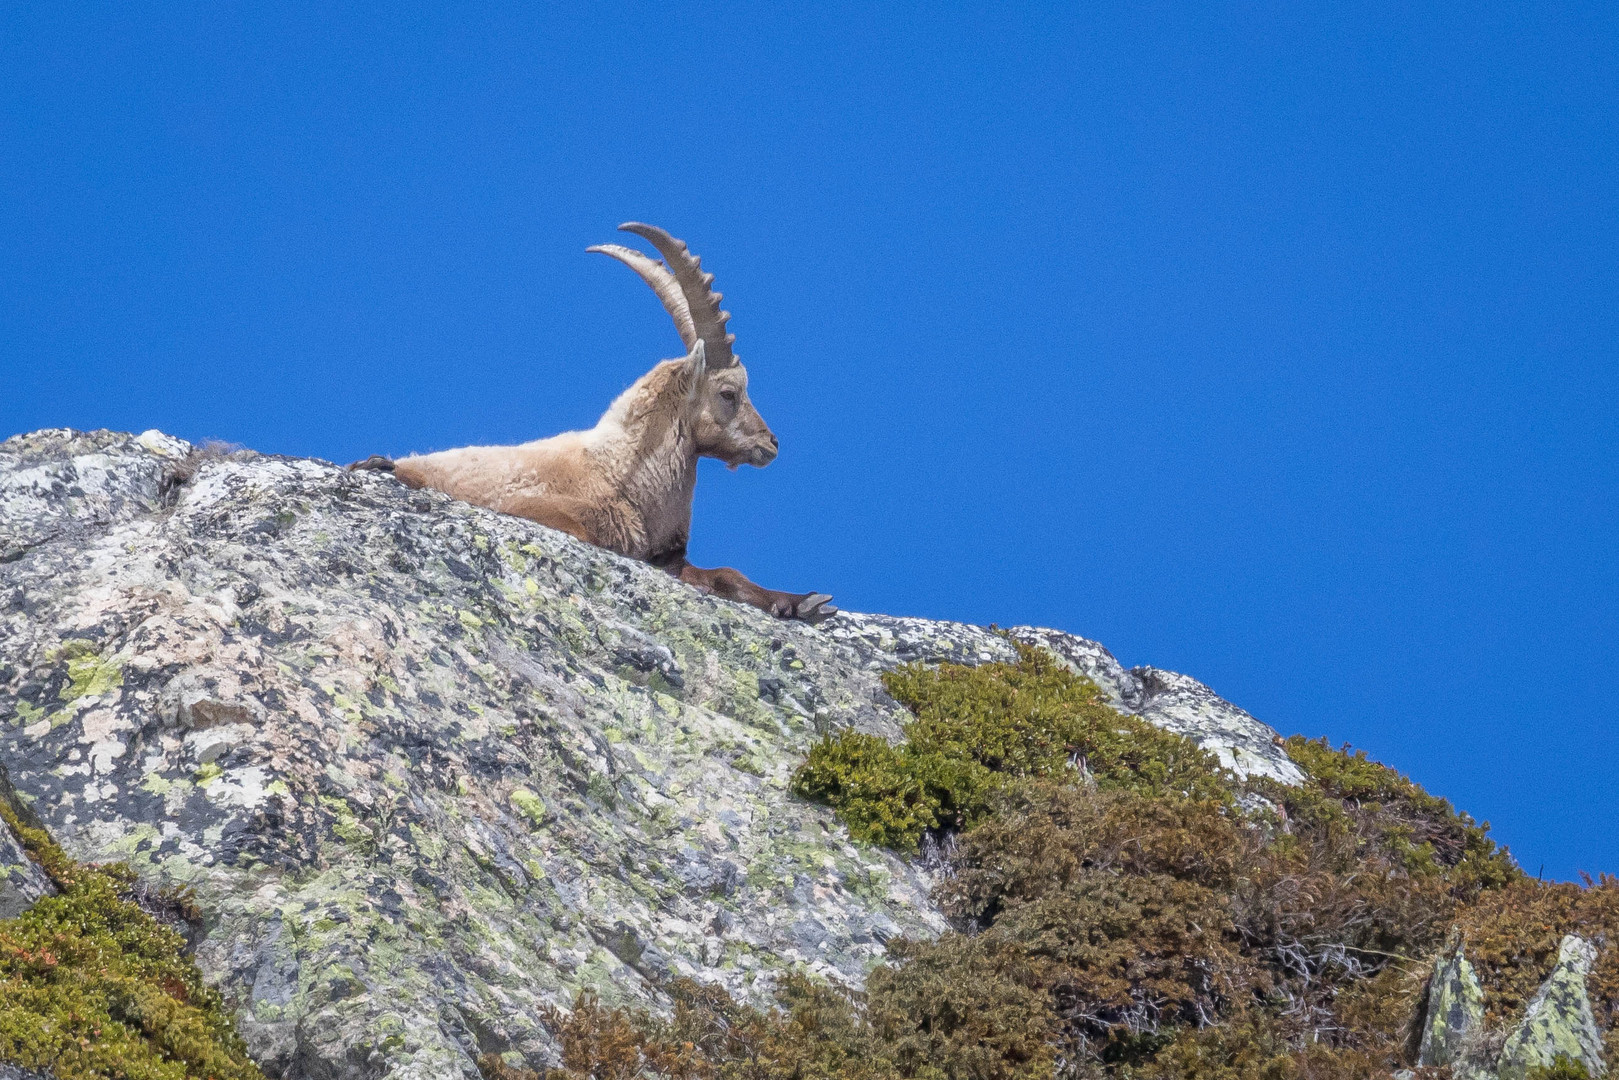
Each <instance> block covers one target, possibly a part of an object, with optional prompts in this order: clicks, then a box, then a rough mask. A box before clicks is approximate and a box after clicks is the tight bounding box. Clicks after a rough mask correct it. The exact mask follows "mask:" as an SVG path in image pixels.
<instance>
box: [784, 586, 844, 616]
mask: <svg viewBox="0 0 1619 1080" xmlns="http://www.w3.org/2000/svg"><path fill="white" fill-rule="evenodd" d="M830 599H832V597H831V596H830V595H829V594H827V593H824V592H814V593H810V594H809V595H808V596H806V597H804V598H803V599H801V600H800V601H798V603H797V604H795V605H793V618H795V619H802V620H804V621H805V622H807V623H818V622H821V621H822V620H824V619H830V618H831V617H832V616H834V615H836V614H837V613H838V609H837V608H835V607H833V606H832V605H831V604H829V603H827V601H828V600H830Z"/></svg>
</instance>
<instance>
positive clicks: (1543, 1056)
mask: <svg viewBox="0 0 1619 1080" xmlns="http://www.w3.org/2000/svg"><path fill="white" fill-rule="evenodd" d="M1596 956H1597V951H1596V946H1594V945H1592V944H1591V943H1590V942H1589V941H1586V940H1585V939H1584V938H1582V937H1578V936H1576V935H1574V934H1569V935H1568V936H1567V937H1565V938H1563V943H1562V945H1561V946H1560V947H1559V948H1558V950H1557V966H1556V967H1554V968H1552V971H1551V974H1550V975H1548V976H1546V981H1545V982H1543V983H1541V984H1540V989H1539V990H1538V991H1536V992H1535V996H1534V998H1533V999H1532V1000H1531V1001H1530V1002H1529V1007H1528V1008H1527V1009H1526V1010H1525V1011H1524V1016H1523V1019H1522V1020H1520V1021H1519V1022H1518V1026H1517V1027H1515V1028H1513V1029H1512V1033H1511V1034H1510V1035H1508V1036H1507V1042H1506V1046H1505V1047H1504V1048H1503V1049H1502V1051H1501V1063H1500V1066H1499V1074H1500V1080H1524V1078H1525V1077H1527V1076H1528V1075H1529V1071H1530V1070H1531V1069H1535V1068H1540V1067H1545V1066H1549V1065H1551V1064H1552V1063H1553V1062H1554V1061H1556V1059H1557V1058H1558V1057H1560V1056H1564V1057H1568V1058H1571V1059H1572V1060H1574V1061H1577V1062H1579V1063H1580V1064H1581V1065H1584V1066H1585V1068H1586V1071H1587V1072H1589V1073H1590V1074H1591V1075H1592V1076H1593V1077H1597V1076H1603V1075H1605V1074H1606V1073H1607V1066H1606V1065H1605V1064H1603V1061H1602V1032H1601V1031H1599V1030H1598V1029H1597V1024H1596V1017H1595V1016H1594V1015H1592V1012H1591V999H1590V998H1589V997H1588V996H1587V994H1586V988H1585V978H1586V976H1587V975H1588V974H1590V971H1591V965H1592V964H1594V963H1595V962H1596Z"/></svg>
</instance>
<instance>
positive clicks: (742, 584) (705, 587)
mask: <svg viewBox="0 0 1619 1080" xmlns="http://www.w3.org/2000/svg"><path fill="white" fill-rule="evenodd" d="M654 565H657V566H661V567H662V568H663V569H664V570H666V571H668V572H669V573H670V574H673V575H674V576H675V577H677V578H679V579H680V580H681V581H684V582H685V583H686V584H688V585H695V586H696V587H697V588H699V589H701V590H702V591H703V592H706V593H713V594H714V595H715V596H721V597H724V598H725V599H727V600H739V601H741V602H742V603H744V604H752V605H753V606H754V607H756V608H759V609H760V610H761V611H768V612H770V614H772V615H774V616H776V618H778V619H800V620H802V621H804V622H807V623H818V622H821V621H822V620H823V619H830V618H831V617H832V616H834V615H836V614H837V613H838V609H837V608H835V607H833V606H832V605H831V604H830V603H829V602H828V601H830V600H831V599H832V597H831V596H829V595H827V594H826V593H818V592H808V593H784V592H778V591H777V590H775V589H766V588H764V587H763V586H761V585H755V584H754V583H753V582H751V581H749V580H748V579H747V578H746V577H744V576H743V575H742V573H741V572H740V571H738V570H733V569H731V568H730V567H729V566H721V567H716V568H715V569H713V570H704V569H703V568H702V567H700V566H693V565H692V564H691V563H689V562H687V561H686V556H685V555H684V554H680V555H675V556H669V557H665V558H661V559H656V560H654Z"/></svg>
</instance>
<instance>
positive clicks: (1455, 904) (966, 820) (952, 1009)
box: [489, 649, 1619, 1080]
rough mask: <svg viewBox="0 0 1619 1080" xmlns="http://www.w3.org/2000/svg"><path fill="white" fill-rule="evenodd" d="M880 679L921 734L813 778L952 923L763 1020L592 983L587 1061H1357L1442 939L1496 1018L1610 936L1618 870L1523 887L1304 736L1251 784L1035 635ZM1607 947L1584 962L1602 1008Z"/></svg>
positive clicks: (575, 1072) (1414, 803) (964, 1070)
mask: <svg viewBox="0 0 1619 1080" xmlns="http://www.w3.org/2000/svg"><path fill="white" fill-rule="evenodd" d="M888 687H889V690H890V692H891V693H893V694H894V695H895V697H896V698H898V699H899V700H900V701H902V702H904V703H905V704H907V705H908V706H909V707H910V708H911V709H912V710H913V712H914V713H915V714H916V719H915V720H914V721H913V722H912V724H911V725H910V727H909V728H908V730H907V739H906V741H905V742H903V743H902V744H900V745H899V746H890V745H889V744H887V743H885V742H882V741H881V740H875V739H871V738H869V737H865V736H859V735H855V734H844V735H840V736H836V737H833V738H829V739H827V740H825V741H823V742H822V743H821V744H819V745H818V746H817V747H816V748H815V750H814V752H813V753H812V754H811V756H810V758H809V760H808V761H807V762H806V764H805V766H804V768H803V769H802V770H801V772H800V774H799V777H798V781H797V785H796V787H797V790H798V791H799V792H800V793H801V794H803V795H805V796H807V797H811V798H818V799H821V800H823V801H825V802H827V803H829V804H830V805H831V806H833V807H834V808H835V809H836V810H837V812H838V813H839V814H840V816H842V817H843V819H844V820H845V821H847V822H848V823H849V825H850V829H851V831H852V832H854V833H855V834H856V835H857V836H860V837H863V838H865V839H867V840H868V841H871V842H878V843H885V844H888V845H890V846H893V847H896V848H899V849H901V850H915V849H916V848H917V846H918V844H919V843H920V842H922V841H923V840H924V838H929V837H931V838H932V839H933V840H935V841H938V842H939V843H941V845H942V850H944V851H946V852H947V853H948V866H949V870H950V873H949V874H947V875H946V876H945V877H944V878H942V879H941V884H940V885H939V886H938V889H937V893H936V899H937V900H938V902H939V903H940V905H941V906H942V908H943V909H944V911H945V912H946V913H947V914H948V915H949V916H950V917H951V919H952V920H953V923H954V925H955V928H956V929H955V930H954V931H953V932H950V933H947V934H945V935H943V936H942V937H940V938H938V939H936V940H932V941H917V940H908V941H896V942H892V943H891V945H890V954H889V960H888V962H887V963H886V964H884V965H883V966H881V967H879V968H878V969H876V970H875V971H873V972H872V974H871V976H870V977H869V979H868V981H867V985H866V991H865V993H864V994H851V993H846V992H843V991H840V990H837V989H833V988H828V987H824V986H817V985H814V984H811V983H809V982H807V981H804V980H801V979H793V980H789V981H788V983H787V984H786V986H785V988H784V991H783V993H782V995H781V1002H782V1007H781V1008H780V1009H778V1010H774V1011H770V1012H761V1011H757V1010H752V1009H747V1008H744V1007H742V1006H739V1005H737V1004H735V1003H734V1002H731V1001H730V1000H729V999H728V998H726V997H725V996H724V995H723V994H720V993H719V992H717V991H715V990H713V989H711V988H704V987H700V986H697V985H696V984H692V983H678V984H676V985H674V986H672V987H670V988H668V989H669V993H670V996H671V998H672V1000H673V1002H674V1009H673V1014H672V1016H671V1017H668V1018H663V1019H660V1018H657V1017H654V1016H651V1015H648V1014H631V1013H625V1012H621V1011H616V1010H612V1009H607V1008H604V1007H603V1006H601V1005H600V1004H599V1003H598V1002H596V1001H595V1000H594V999H590V998H585V999H582V1000H580V1001H579V1002H578V1003H576V1005H575V1007H574V1008H573V1010H572V1011H571V1012H568V1013H566V1014H564V1013H562V1012H556V1013H554V1014H553V1015H552V1016H551V1017H550V1018H549V1019H550V1022H551V1025H552V1027H553V1028H554V1030H556V1031H557V1032H558V1035H559V1038H560V1039H561V1042H562V1045H563V1048H564V1060H563V1066H562V1069H561V1070H560V1072H561V1073H562V1074H564V1075H565V1076H566V1077H567V1078H568V1080H585V1078H587V1077H588V1078H592V1080H628V1078H629V1077H633V1076H642V1075H645V1076H653V1075H656V1076H664V1077H669V1078H671V1080H731V1078H737V1080H741V1078H748V1080H811V1078H818V1077H827V1078H831V1077H840V1078H842V1077H847V1078H851V1080H866V1078H870V1080H888V1078H896V1080H897V1078H911V1077H915V1078H926V1080H1012V1078H1025V1077H1027V1078H1033V1077H1049V1076H1052V1075H1053V1074H1054V1072H1055V1074H1056V1075H1058V1076H1062V1077H1070V1078H1074V1080H1081V1078H1087V1077H1095V1078H1100V1077H1114V1078H1118V1080H1183V1078H1184V1080H1193V1078H1196V1080H1360V1078H1364V1077H1368V1076H1374V1075H1386V1074H1387V1072H1388V1071H1390V1070H1392V1069H1395V1068H1400V1067H1404V1066H1406V1065H1408V1064H1409V1063H1410V1060H1411V1056H1412V1052H1413V1049H1414V1048H1413V1047H1412V1046H1411V1045H1410V1043H1411V1039H1412V1032H1413V1025H1412V1020H1413V1017H1414V1015H1415V1013H1416V1012H1417V1011H1418V1009H1419V1007H1420V1004H1421V1002H1422V1000H1423V996H1424V993H1425V978H1426V975H1427V972H1428V970H1429V969H1430V966H1431V962H1432V959H1433V957H1434V956H1435V955H1436V954H1437V953H1438V951H1439V950H1441V949H1442V948H1443V947H1445V945H1446V943H1447V942H1450V941H1454V940H1456V939H1457V938H1458V937H1459V938H1460V939H1462V940H1464V941H1465V942H1466V946H1467V949H1468V955H1469V956H1470V958H1471V959H1472V960H1473V962H1474V964H1475V965H1476V966H1477V967H1478V969H1479V973H1480V976H1481V978H1482V979H1483V981H1484V983H1485V988H1486V993H1487V994H1488V995H1489V1000H1490V1001H1491V1008H1492V1012H1491V1022H1492V1023H1494V1024H1497V1025H1500V1024H1503V1023H1505V1022H1506V1021H1508V1020H1509V1019H1510V1018H1511V1017H1512V1016H1513V1014H1514V1013H1515V1012H1516V1011H1517V1010H1518V1009H1520V1008H1521V1006H1522V1004H1523V1003H1524V1002H1525V1001H1526V1000H1527V999H1528V997H1529V996H1530V995H1531V994H1533V992H1534V990H1535V987H1536V986H1537V985H1538V984H1539V982H1540V980H1541V979H1542V978H1543V977H1544V976H1545V974H1546V972H1547V970H1549V968H1550V966H1551V964H1552V962H1553V960H1554V959H1555V955H1556V952H1557V943H1558V941H1559V939H1560V938H1561V936H1562V935H1563V934H1564V933H1566V932H1570V931H1578V932H1580V933H1583V934H1585V935H1586V936H1587V937H1590V938H1592V939H1593V940H1597V941H1599V942H1606V941H1608V940H1614V939H1615V935H1614V931H1616V930H1619V883H1616V882H1615V879H1612V878H1604V879H1602V880H1601V881H1599V882H1589V883H1587V885H1585V886H1583V887H1582V886H1579V885H1567V884H1545V883H1542V882H1537V881H1533V880H1530V879H1528V878H1526V877H1525V876H1524V875H1523V874H1522V873H1521V872H1520V871H1519V870H1518V869H1517V867H1516V865H1515V864H1514V863H1513V862H1512V860H1511V858H1510V856H1509V855H1508V854H1507V852H1506V851H1505V850H1503V849H1500V848H1497V847H1496V845H1495V844H1494V843H1493V842H1492V841H1491V840H1490V839H1489V836H1488V832H1487V826H1481V825H1479V824H1477V823H1475V822H1474V821H1473V820H1472V819H1471V818H1469V817H1467V816H1466V815H1465V814H1459V813H1457V812H1456V811H1455V810H1454V809H1453V808H1452V807H1451V806H1450V804H1449V803H1447V802H1445V801H1444V800H1443V799H1439V798H1436V797H1434V796H1431V795H1429V794H1427V793H1426V792H1424V791H1423V790H1422V789H1421V788H1419V787H1417V786H1416V785H1415V784H1413V783H1411V782H1410V781H1409V780H1407V779H1406V778H1405V777H1403V776H1401V775H1400V774H1398V773H1396V772H1394V771H1393V770H1391V769H1388V768H1385V767H1384V766H1382V765H1379V764H1377V763H1375V762H1372V761H1369V760H1367V759H1366V757H1365V755H1364V754H1357V753H1353V752H1350V751H1349V750H1348V749H1347V748H1345V749H1342V750H1339V749H1333V748H1332V747H1330V746H1328V745H1327V744H1326V743H1325V742H1324V741H1320V742H1312V741H1309V740H1306V739H1302V738H1297V737H1295V738H1293V739H1290V740H1288V741H1287V743H1286V748H1287V752H1288V754H1289V755H1290V756H1291V757H1292V759H1293V760H1294V761H1295V762H1296V763H1297V764H1299V765H1300V767H1301V768H1302V769H1303V770H1304V771H1305V773H1306V774H1307V777H1308V780H1307V782H1306V783H1305V784H1304V785H1303V786H1301V787H1297V788H1292V787H1287V786H1284V785H1281V784H1277V783H1274V782H1270V781H1264V780H1256V781H1249V782H1242V781H1238V780H1237V779H1236V778H1235V777H1233V776H1231V775H1230V774H1229V773H1226V772H1224V771H1223V770H1221V769H1220V768H1219V766H1218V763H1217V762H1216V761H1215V760H1214V759H1213V758H1212V757H1211V756H1210V755H1208V754H1205V753H1203V752H1202V751H1200V750H1198V749H1197V748H1196V747H1195V746H1193V745H1192V744H1191V743H1190V742H1188V741H1187V740H1185V739H1183V738H1181V737H1179V736H1175V735H1171V734H1168V733H1166V732H1163V731H1160V730H1158V729H1156V728H1152V727H1150V726H1148V725H1145V724H1143V723H1141V722H1140V721H1139V720H1136V719H1135V718H1132V717H1125V716H1121V715H1119V714H1118V713H1115V712H1113V711H1112V710H1111V709H1109V708H1108V707H1107V706H1106V704H1105V703H1104V701H1103V700H1102V698H1101V695H1100V694H1099V693H1098V692H1097V690H1096V688H1095V687H1094V686H1093V685H1091V684H1090V683H1088V682H1086V681H1085V680H1083V679H1080V678H1078V677H1076V676H1074V675H1073V674H1071V673H1070V672H1068V671H1067V670H1066V669H1065V668H1063V667H1062V666H1061V665H1060V664H1059V663H1057V662H1056V661H1055V660H1054V659H1053V658H1051V657H1049V656H1047V655H1045V654H1043V653H1039V652H1036V651H1034V650H1030V649H1025V650H1023V651H1022V656H1021V659H1020V661H1019V662H1018V663H1016V664H989V665H984V666H982V667H977V668H966V667H954V666H950V665H945V666H942V667H939V668H931V669H930V668H922V667H911V668H907V669H904V670H902V671H900V672H898V673H895V674H894V675H892V676H890V677H889V679H888ZM1615 952H1616V951H1615V950H1613V949H1607V948H1604V949H1603V951H1602V953H1601V956H1600V959H1599V961H1598V967H1597V970H1596V972H1595V973H1594V974H1593V977H1592V979H1591V990H1592V993H1593V996H1594V998H1595V999H1596V1001H1595V1005H1596V1008H1597V1010H1598V1019H1599V1021H1600V1022H1602V1023H1604V1024H1605V1025H1606V1026H1609V1027H1611V1026H1612V1024H1613V1021H1614V1019H1615V1010H1616V1008H1619V963H1616V957H1615ZM1612 1048H1613V1043H1612V1042H1611V1041H1610V1058H1612V1056H1613V1055H1612V1053H1611V1050H1612ZM501 1067H504V1066H501ZM495 1068H496V1064H495V1063H493V1062H491V1063H490V1065H489V1069H491V1070H494V1069H495ZM489 1075H490V1076H491V1077H497V1076H500V1075H502V1074H500V1073H498V1072H497V1071H490V1072H489ZM512 1075H517V1074H512ZM1433 1075H1434V1076H1438V1075H1440V1074H1438V1073H1434V1074H1433Z"/></svg>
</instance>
